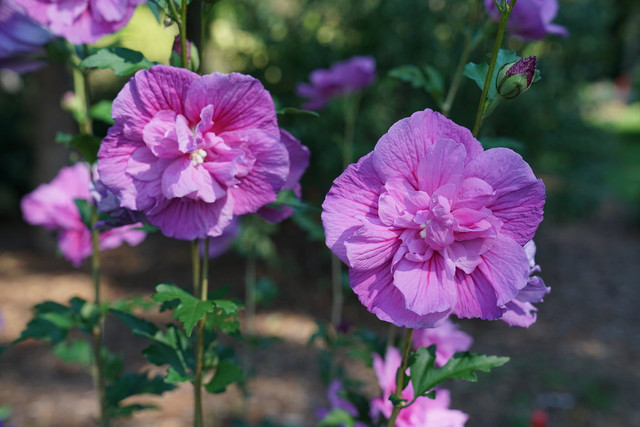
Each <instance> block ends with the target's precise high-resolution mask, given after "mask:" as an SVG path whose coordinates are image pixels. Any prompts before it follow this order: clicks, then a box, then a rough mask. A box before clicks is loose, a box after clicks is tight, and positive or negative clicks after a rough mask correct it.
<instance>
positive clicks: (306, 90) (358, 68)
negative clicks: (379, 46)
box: [296, 56, 376, 110]
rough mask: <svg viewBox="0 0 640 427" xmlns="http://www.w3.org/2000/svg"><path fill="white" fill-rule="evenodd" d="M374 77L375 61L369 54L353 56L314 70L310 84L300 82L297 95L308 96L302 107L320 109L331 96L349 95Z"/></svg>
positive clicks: (360, 88) (364, 86)
mask: <svg viewBox="0 0 640 427" xmlns="http://www.w3.org/2000/svg"><path fill="white" fill-rule="evenodd" d="M375 78H376V61H375V59H373V58H372V57H370V56H354V57H353V58H351V59H348V60H346V61H342V62H337V63H335V64H333V65H332V66H331V68H329V69H328V70H314V71H313V72H312V73H311V75H310V76H309V80H310V81H311V83H310V84H307V83H300V84H298V87H297V88H296V92H297V94H298V96H300V97H303V98H308V99H309V100H308V101H307V102H306V103H305V104H304V105H303V108H306V109H309V110H320V109H322V108H324V107H325V106H326V105H327V104H328V103H329V101H331V99H332V98H336V97H339V96H343V95H349V94H352V93H355V92H357V91H359V90H362V89H364V88H366V87H367V86H370V85H371V84H372V83H373V81H374V80H375Z"/></svg>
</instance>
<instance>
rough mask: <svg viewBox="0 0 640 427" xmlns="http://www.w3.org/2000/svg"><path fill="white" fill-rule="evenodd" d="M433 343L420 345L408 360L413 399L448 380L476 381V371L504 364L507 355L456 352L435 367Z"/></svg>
mask: <svg viewBox="0 0 640 427" xmlns="http://www.w3.org/2000/svg"><path fill="white" fill-rule="evenodd" d="M435 348H436V347H435V345H432V346H430V347H429V348H425V347H421V348H419V349H418V350H417V352H416V353H415V357H413V358H412V359H410V361H409V370H410V372H411V382H412V384H413V389H414V400H415V398H416V397H418V396H423V395H425V394H427V393H429V392H430V391H432V390H433V389H434V388H435V387H436V386H438V385H439V384H441V383H443V382H445V381H447V380H450V379H456V380H466V381H477V379H478V377H477V374H476V371H483V372H489V371H490V370H491V368H495V367H497V366H500V365H503V364H505V363H506V362H507V361H509V358H508V357H498V356H486V355H482V354H473V353H469V352H464V353H456V354H455V355H453V357H451V359H449V361H448V362H447V363H446V364H445V365H444V366H443V367H441V368H435V367H434V362H435V359H436V356H435Z"/></svg>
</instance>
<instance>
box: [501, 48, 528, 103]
mask: <svg viewBox="0 0 640 427" xmlns="http://www.w3.org/2000/svg"><path fill="white" fill-rule="evenodd" d="M535 73H536V57H535V56H529V57H527V58H522V59H520V60H518V61H515V62H510V63H508V64H504V65H503V66H502V67H501V68H500V70H499V71H498V77H497V78H496V88H497V90H498V95H500V96H501V97H502V98H504V99H512V98H515V97H516V96H518V95H520V94H521V93H522V92H524V91H526V90H527V89H529V88H530V87H531V85H532V84H533V81H534V77H535Z"/></svg>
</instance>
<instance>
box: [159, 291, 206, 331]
mask: <svg viewBox="0 0 640 427" xmlns="http://www.w3.org/2000/svg"><path fill="white" fill-rule="evenodd" d="M151 299H152V300H154V301H156V302H165V301H174V300H179V301H180V304H178V305H177V306H176V308H175V311H174V313H173V317H174V319H176V320H178V321H180V322H182V324H183V326H184V331H185V333H186V334H187V336H191V332H193V328H194V327H195V325H196V323H198V321H199V320H200V319H202V318H204V316H205V315H206V314H207V313H212V312H213V311H214V307H215V306H216V305H217V304H216V303H215V302H213V301H202V300H199V299H198V298H196V297H194V296H193V295H191V294H189V293H188V292H186V291H184V290H182V289H180V288H179V287H177V286H175V285H169V284H166V283H161V284H159V285H157V286H156V293H155V294H153V296H152V297H151Z"/></svg>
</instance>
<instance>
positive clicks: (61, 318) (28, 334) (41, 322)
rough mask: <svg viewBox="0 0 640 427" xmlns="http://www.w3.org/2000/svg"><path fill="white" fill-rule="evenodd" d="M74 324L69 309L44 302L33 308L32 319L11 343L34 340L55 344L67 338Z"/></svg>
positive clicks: (50, 302) (57, 304)
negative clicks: (28, 339)
mask: <svg viewBox="0 0 640 427" xmlns="http://www.w3.org/2000/svg"><path fill="white" fill-rule="evenodd" d="M75 324H76V322H75V319H74V315H73V312H72V311H71V310H70V309H69V307H67V306H64V305H62V304H59V303H57V302H53V301H45V302H43V303H40V304H37V305H36V306H34V313H33V318H32V319H31V320H30V321H29V323H27V327H26V329H25V330H23V331H22V332H21V333H20V336H19V337H18V338H17V339H16V340H14V341H13V343H14V344H15V343H18V342H20V341H24V340H25V339H27V338H34V339H38V340H44V341H47V342H50V343H51V344H57V343H59V342H60V341H62V340H64V339H65V338H66V337H67V334H68V333H69V330H70V329H71V328H72V327H74V326H75Z"/></svg>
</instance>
